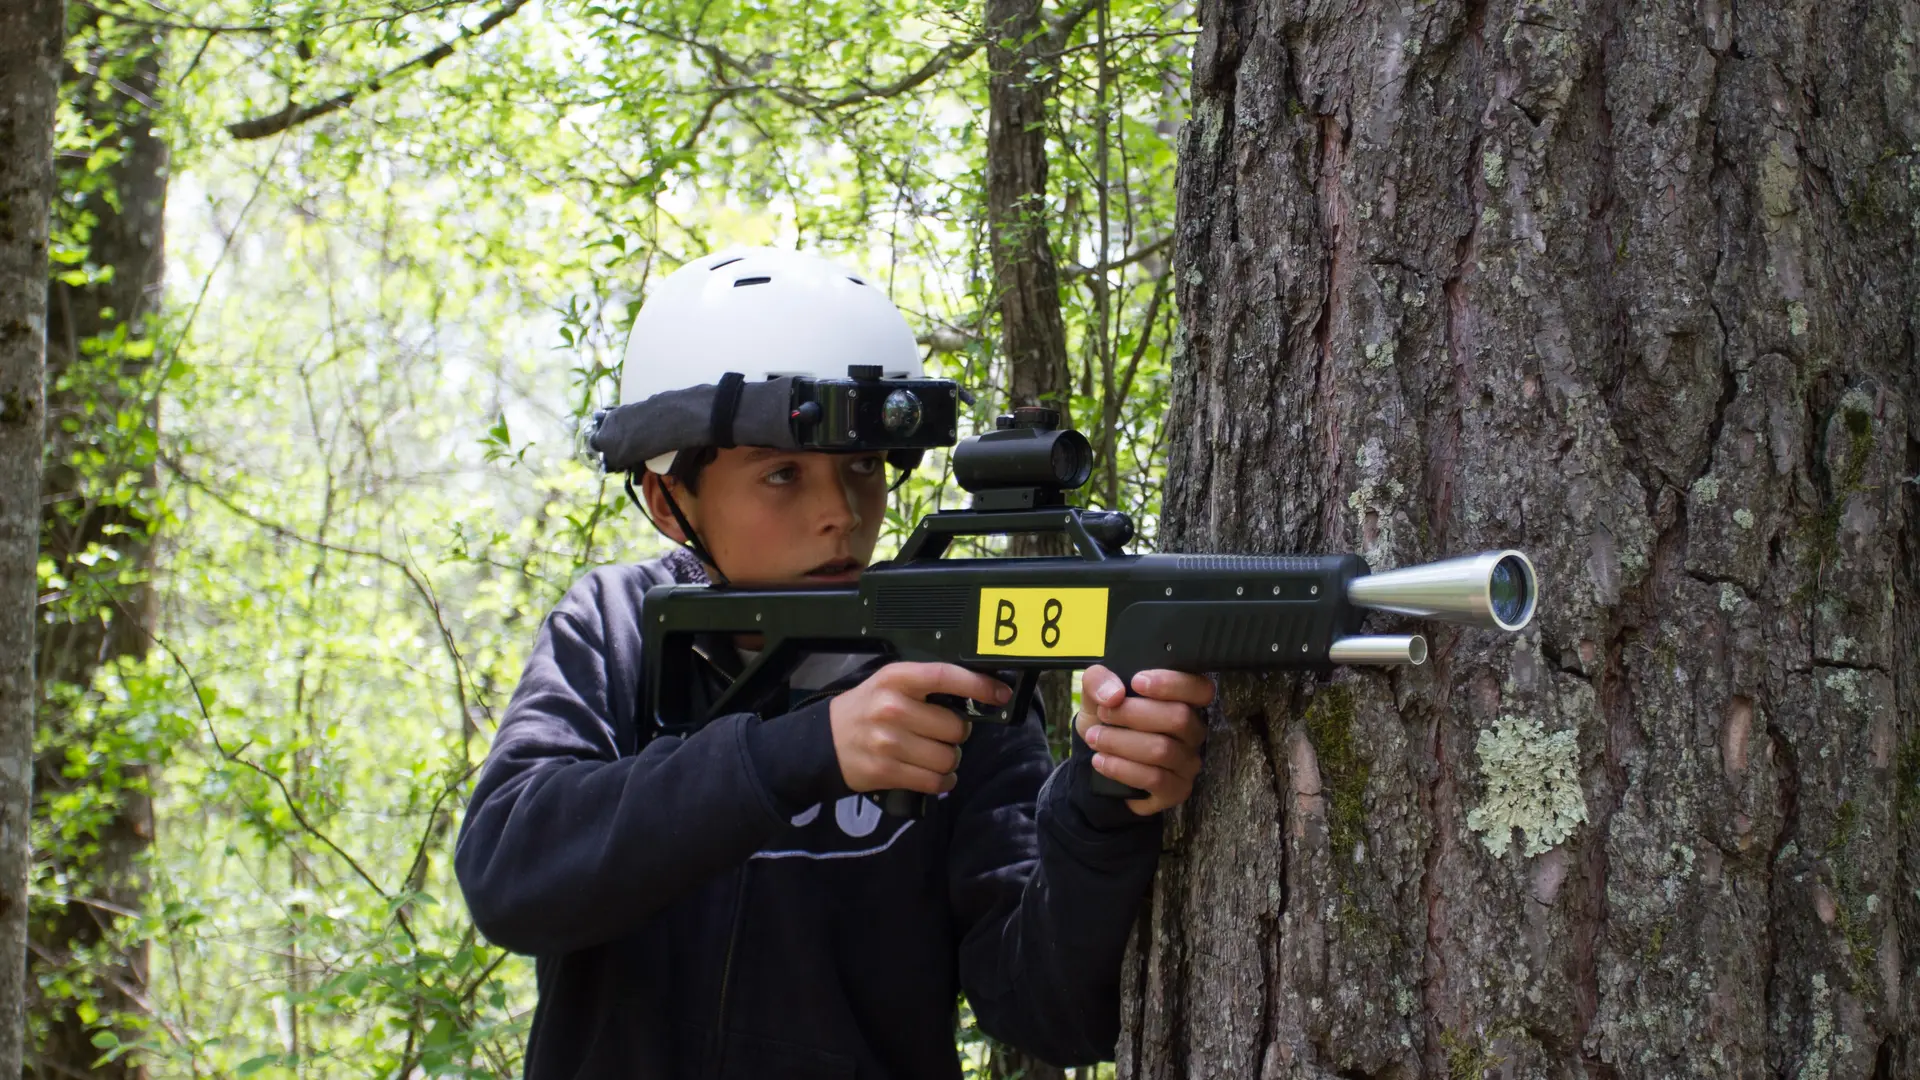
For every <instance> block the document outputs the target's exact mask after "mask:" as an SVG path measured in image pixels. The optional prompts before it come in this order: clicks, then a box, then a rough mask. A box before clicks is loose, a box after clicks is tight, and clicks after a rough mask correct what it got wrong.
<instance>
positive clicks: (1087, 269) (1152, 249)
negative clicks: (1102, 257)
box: [1060, 233, 1173, 278]
mask: <svg viewBox="0 0 1920 1080" xmlns="http://www.w3.org/2000/svg"><path fill="white" fill-rule="evenodd" d="M1171 246H1173V234H1172V233H1168V234H1167V235H1165V236H1163V237H1161V238H1160V239H1158V240H1155V241H1154V242H1153V243H1151V244H1148V245H1147V246H1146V247H1143V248H1141V249H1139V250H1138V251H1134V252H1132V253H1130V254H1127V255H1122V256H1120V257H1119V258H1118V259H1115V260H1113V261H1112V262H1105V263H1099V264H1097V265H1095V266H1081V265H1080V264H1079V263H1068V264H1067V265H1065V266H1063V267H1061V268H1060V272H1061V273H1063V274H1065V275H1066V276H1068V277H1070V278H1077V277H1086V276H1088V275H1089V274H1106V273H1111V272H1112V271H1115V270H1118V269H1120V268H1121V267H1123V266H1132V265H1133V264H1134V263H1137V262H1140V261H1142V260H1145V259H1151V258H1153V257H1154V256H1155V255H1158V254H1160V253H1161V252H1163V251H1165V250H1167V248H1169V247H1171Z"/></svg>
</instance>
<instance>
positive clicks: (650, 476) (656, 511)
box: [640, 469, 691, 544]
mask: <svg viewBox="0 0 1920 1080" xmlns="http://www.w3.org/2000/svg"><path fill="white" fill-rule="evenodd" d="M679 483H680V482H679V481H677V480H675V479H673V478H672V477H669V476H661V475H660V474H659V473H656V472H654V471H653V470H651V469H642V470H640V499H641V501H643V502H644V503H646V506H647V516H648V517H650V518H652V519H653V527H654V528H656V529H659V530H660V531H661V532H663V533H665V534H666V536H667V539H669V540H671V541H673V542H674V543H676V544H684V543H686V542H687V534H686V531H685V530H683V529H681V528H680V523H679V522H678V521H675V520H674V519H673V511H672V510H671V509H669V508H668V506H667V496H666V489H665V485H667V484H672V485H674V486H675V487H679ZM674 495H675V496H676V497H677V500H678V502H679V503H680V509H681V510H682V511H683V512H685V511H688V510H690V509H691V508H690V507H688V506H687V496H686V494H685V491H684V489H682V490H680V491H676V492H674Z"/></svg>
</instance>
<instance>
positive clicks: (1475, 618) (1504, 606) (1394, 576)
mask: <svg viewBox="0 0 1920 1080" xmlns="http://www.w3.org/2000/svg"><path fill="white" fill-rule="evenodd" d="M1347 599H1349V600H1351V601H1353V602H1354V603H1356V604H1358V605H1360V606H1361V607H1370V608H1377V609H1379V610H1381V611H1396V612H1399V613H1400V614H1402V615H1415V616H1418V617H1420V618H1423V619H1439V620H1440V621H1442V622H1450V623H1460V624H1462V625H1465V626H1476V627H1479V628H1480V629H1482V630H1508V631H1512V630H1518V629H1520V628H1522V627H1524V626H1526V625H1527V623H1529V622H1531V621H1533V608H1534V603H1535V601H1537V600H1538V599H1539V588H1538V585H1537V583H1536V581H1535V579H1534V574H1533V563H1532V562H1531V561H1529V560H1528V559H1527V557H1526V556H1525V555H1522V554H1521V553H1519V552H1518V551H1512V550H1508V551H1486V552H1482V553H1480V554H1478V555H1467V556H1463V557H1461V558H1458V559H1447V560H1445V561H1443V562H1437V563H1424V564H1422V565H1420V566H1408V567H1404V568H1402V569H1399V570H1387V571H1383V572H1381V573H1378V574H1366V575H1363V576H1361V577H1357V578H1354V579H1353V580H1352V581H1350V582H1348V583H1347Z"/></svg>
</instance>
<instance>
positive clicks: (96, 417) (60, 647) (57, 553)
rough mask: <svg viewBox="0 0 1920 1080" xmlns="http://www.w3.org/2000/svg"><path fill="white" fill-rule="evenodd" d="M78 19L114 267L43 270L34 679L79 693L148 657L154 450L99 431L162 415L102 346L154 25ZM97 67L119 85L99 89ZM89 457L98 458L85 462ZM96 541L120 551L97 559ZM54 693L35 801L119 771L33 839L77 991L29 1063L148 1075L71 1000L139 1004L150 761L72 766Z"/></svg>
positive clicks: (81, 181)
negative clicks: (122, 935)
mask: <svg viewBox="0 0 1920 1080" xmlns="http://www.w3.org/2000/svg"><path fill="white" fill-rule="evenodd" d="M77 23H78V25H76V27H75V34H76V37H80V36H86V37H89V38H91V39H92V40H93V43H94V45H93V47H92V48H90V49H89V50H88V52H89V55H88V57H87V63H86V65H85V66H86V68H87V69H88V70H84V71H75V70H68V71H67V72H66V84H65V86H64V88H63V89H64V91H65V93H66V94H67V96H68V98H69V99H70V100H71V101H72V102H73V104H74V107H75V109H76V111H77V112H78V113H79V115H81V116H82V117H83V118H84V120H85V122H86V123H87V125H88V127H89V128H90V129H92V130H95V131H99V132H104V133H106V134H105V135H104V137H103V143H104V145H106V146H108V147H113V148H117V150H118V151H119V154H120V157H119V160H118V161H116V162H114V163H113V164H112V165H110V166H109V167H108V168H107V169H106V170H105V173H104V176H93V175H90V174H87V173H85V172H84V171H82V170H78V169H76V170H73V172H72V174H71V175H70V176H67V177H63V185H64V186H65V187H66V188H67V189H68V190H69V191H70V193H71V194H73V195H75V196H77V199H78V204H79V210H80V211H81V213H82V214H83V215H85V216H87V217H89V218H90V219H91V220H92V224H91V226H90V229H89V230H88V233H87V235H86V243H87V258H88V262H90V263H91V264H93V265H95V266H98V267H104V268H110V269H111V271H112V275H111V277H110V278H108V279H107V280H105V281H94V282H90V283H87V284H82V285H71V284H66V283H63V282H60V281H58V280H55V281H53V282H52V283H51V285H50V286H49V289H48V322H47V339H48V344H47V372H48V376H49V386H50V387H51V389H50V390H49V393H48V396H47V415H48V418H49V426H48V437H47V466H46V478H45V481H44V483H43V486H42V491H43V498H42V507H43V508H44V515H45V520H44V528H45V552H46V554H47V556H48V557H49V558H51V559H52V560H53V561H54V566H55V570H56V572H57V573H58V574H59V575H60V576H61V577H62V578H63V579H65V580H66V581H68V582H69V587H68V589H67V593H68V595H69V597H70V598H71V599H70V600H69V601H68V602H67V603H66V604H64V605H63V606H61V607H59V608H57V609H54V610H52V611H50V613H49V617H48V618H46V619H44V620H43V621H42V622H41V624H40V638H39V678H40V683H41V686H42V687H43V688H48V687H53V686H56V685H60V684H65V685H67V686H70V687H73V688H76V689H77V690H80V691H84V690H86V689H87V688H88V687H90V686H91V684H92V682H93V679H94V676H95V674H96V673H97V672H98V671H99V669H100V668H101V667H102V666H103V665H106V664H111V663H113V662H114V661H116V660H118V659H120V658H122V657H129V656H142V655H144V654H145V653H146V651H147V647H148V640H149V637H148V633H149V630H150V628H151V626H150V624H151V607H152V589H151V587H150V586H149V585H148V584H147V581H146V579H147V572H148V570H149V568H150V553H151V538H152V524H151V522H150V520H149V518H148V515H147V512H146V507H145V505H144V499H145V498H146V496H145V494H144V492H150V491H151V490H152V489H153V486H154V472H153V461H152V456H151V451H150V450H149V449H147V448H146V446H145V445H144V443H143V442H142V441H141V440H140V439H137V438H132V439H130V438H126V437H119V438H116V437H114V436H113V435H111V434H109V433H106V432H105V431H104V427H105V419H104V418H108V417H114V416H117V415H120V414H123V413H127V412H132V413H134V414H135V415H136V416H137V417H138V424H139V429H138V431H139V433H140V434H146V433H150V432H151V431H152V430H153V428H154V426H155V424H156V416H155V409H154V388H153V387H152V386H150V385H148V384H147V382H146V381H145V380H144V376H145V375H146V373H147V368H148V364H149V361H148V360H147V359H146V358H145V357H144V354H143V353H141V352H140V351H138V350H129V349H128V348H127V346H126V345H125V344H124V343H123V344H118V345H114V344H110V343H111V342H113V341H115V340H116V339H117V338H118V332H119V331H120V330H121V328H122V327H124V328H125V330H126V333H125V336H124V339H120V340H122V341H123V342H138V341H141V340H142V339H143V337H144V336H145V335H146V334H147V333H148V331H149V329H150V327H148V326H147V325H146V324H147V323H148V322H149V321H150V317H151V315H152V314H153V312H154V311H155V310H156V308H157V306H158V298H159V297H158V293H159V288H160V277H161V259H162V228H163V221H162V215H163V212H164V209H165V204H166V161H167V151H166V146H165V143H164V141H163V140H162V139H161V137H160V133H159V132H158V131H157V130H156V128H155V119H156V118H155V116H154V113H153V109H154V105H153V102H154V100H155V98H156V96H157V93H158V88H159V81H160V80H159V46H160V42H159V40H158V39H157V37H156V36H155V35H154V34H153V33H151V32H142V33H137V34H134V35H132V36H131V37H129V36H127V33H126V30H125V29H124V28H115V27H112V26H107V27H102V26H100V25H99V21H98V19H97V18H95V17H88V18H83V19H77ZM102 81H105V82H107V83H108V85H109V86H111V87H112V90H113V92H111V93H107V94H101V93H99V92H98V91H99V83H100V82H102ZM90 342H91V343H92V344H91V345H90V344H89V343H90ZM63 419H72V420H76V421H78V424H77V426H76V430H74V431H67V430H65V429H64V426H63V425H62V423H61V421H62V420H63ZM93 455H100V456H101V457H103V458H104V461H103V462H96V463H93V464H87V465H82V464H80V462H81V460H82V459H83V458H85V457H91V456H93ZM128 492H132V493H135V494H132V495H128V494H125V493H128ZM116 493H117V494H116ZM96 545H99V546H104V547H106V548H109V549H111V550H112V551H113V552H114V553H115V554H114V555H113V556H112V557H108V558H100V557H98V556H99V554H100V553H99V552H98V551H96V550H94V548H95V546H96ZM63 700H65V698H64V697H43V702H44V705H43V708H44V709H45V715H44V716H43V719H42V725H41V726H42V729H43V732H44V738H43V749H42V752H41V754H40V755H39V757H38V760H37V762H36V773H35V785H36V787H37V789H38V792H39V794H40V795H41V802H42V804H43V805H44V804H45V803H47V802H48V801H49V800H51V799H53V798H55V797H57V796H59V795H60V794H62V793H64V792H69V791H71V790H73V789H75V788H76V787H82V786H95V787H101V786H102V785H106V784H109V783H114V786H113V787H111V788H106V789H104V790H102V791H101V793H100V796H99V798H100V799H101V800H102V801H103V802H104V803H105V805H107V806H110V807H112V809H111V810H110V811H108V812H107V813H106V814H105V815H104V819H103V820H101V821H99V822H97V823H93V824H92V825H91V826H90V830H91V831H90V832H89V834H88V835H87V836H86V838H85V840H84V841H83V842H81V843H78V844H71V845H67V844H63V845H59V846H57V847H56V848H55V849H53V850H50V851H45V852H41V853H40V858H41V859H42V861H43V862H44V863H46V864H48V865H49V866H50V867H51V870H52V872H53V874H54V875H55V877H56V879H57V880H60V881H63V882H65V883H67V884H66V892H67V893H69V894H71V896H72V897H73V898H72V899H70V900H65V901H61V900H54V901H51V902H46V901H43V902H41V903H40V904H38V905H36V908H35V912H34V916H35V917H34V927H33V940H34V948H33V951H34V961H35V963H34V968H35V971H36V972H39V973H48V972H52V971H56V970H64V969H73V970H74V974H75V975H76V976H77V978H76V979H75V980H74V981H75V983H76V985H78V986H79V987H80V990H79V994H80V995H81V996H77V997H75V996H65V995H58V994H49V995H44V996H42V997H41V998H40V999H38V1000H37V1001H36V1002H35V1003H34V1006H33V1008H34V1011H35V1015H36V1019H37V1020H38V1021H39V1025H40V1037H39V1041H38V1045H37V1046H36V1047H35V1054H34V1058H35V1061H34V1062H33V1068H32V1070H31V1072H30V1074H31V1075H44V1076H48V1077H57V1076H71V1075H78V1074H86V1075H89V1076H94V1077H137V1076H142V1075H144V1070H143V1068H142V1067H141V1064H140V1060H139V1057H138V1055H134V1054H126V1055H122V1056H120V1057H118V1058H115V1059H114V1060H113V1061H111V1062H108V1063H105V1064H102V1065H100V1066H98V1067H97V1068H96V1067H94V1066H93V1062H94V1061H95V1059H97V1058H99V1057H100V1050H99V1049H98V1048H97V1047H96V1046H95V1045H94V1043H93V1036H94V1031H95V1028H96V1027H97V1026H98V1025H97V1023H96V1024H89V1023H88V1022H87V1020H86V1019H85V1018H84V1016H83V1011H84V1010H83V1009H82V1007H81V1004H82V1001H85V1002H86V1006H87V1008H88V1009H92V1010H97V1012H98V1014H99V1016H100V1017H103V1018H105V1019H106V1020H108V1021H109V1022H110V1021H111V1018H112V1017H113V1016H115V1015H116V1014H120V1013H126V1012H135V1013H138V1012H141V1011H144V1009H143V1006H142V1004H141V995H143V994H144V992H145V988H146V983H147V955H146V945H145V943H144V942H138V943H135V944H133V945H132V946H130V947H126V948H122V947H121V945H120V942H118V941H117V940H116V936H117V929H118V928H117V924H118V923H119V922H120V918H119V917H118V916H117V915H115V914H114V911H115V910H116V909H118V910H135V911H137V910H139V909H140V908H141V905H142V903H143V897H144V894H145V892H146V884H147V883H146V877H145V872H144V869H143V867H142V858H143V856H144V854H145V852H146V850H147V848H148V846H149V845H150V844H151V843H152V839H153V808H152V801H151V798H150V797H149V795H148V793H147V791H146V789H145V781H146V776H147V770H146V768H145V766H144V764H143V763H141V762H140V761H124V762H121V763H119V765H120V767H119V769H118V770H117V775H118V780H117V782H114V781H109V780H108V779H106V778H104V777H103V776H102V775H100V774H99V773H97V772H89V773H87V774H85V775H78V776H73V775H68V772H67V768H68V766H67V762H68V753H67V751H68V749H69V747H71V746H74V745H79V746H86V745H89V744H92V743H95V742H96V741H97V740H98V739H99V738H100V736H101V733H99V732H96V731H92V730H87V725H86V724H85V723H84V722H83V720H82V719H81V717H80V716H77V715H75V714H74V713H73V711H72V710H70V709H66V708H63V707H62V705H61V702H62V701H63ZM90 801H91V800H90ZM43 812H45V811H43ZM119 1036H120V1038H121V1039H122V1041H131V1040H132V1039H133V1038H135V1037H136V1033H134V1032H131V1031H124V1030H123V1031H120V1032H119Z"/></svg>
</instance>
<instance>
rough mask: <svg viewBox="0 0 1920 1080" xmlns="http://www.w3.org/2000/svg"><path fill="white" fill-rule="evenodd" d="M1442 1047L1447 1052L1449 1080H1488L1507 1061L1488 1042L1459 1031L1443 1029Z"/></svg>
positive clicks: (1441, 1034) (1441, 1033) (1441, 1035)
mask: <svg viewBox="0 0 1920 1080" xmlns="http://www.w3.org/2000/svg"><path fill="white" fill-rule="evenodd" d="M1440 1047H1441V1049H1443V1050H1445V1051H1446V1052H1447V1080H1486V1076H1487V1074H1488V1073H1490V1072H1493V1071H1494V1070H1495V1069H1498V1068H1499V1067H1500V1066H1501V1065H1502V1064H1503V1063H1505V1061H1506V1059H1505V1058H1503V1057H1501V1056H1500V1055H1498V1054H1496V1053H1494V1052H1493V1049H1492V1047H1490V1046H1489V1045H1488V1044H1487V1043H1484V1042H1482V1041H1480V1040H1479V1039H1476V1038H1474V1037H1473V1036H1471V1035H1462V1034H1459V1033H1458V1032H1453V1031H1445V1030H1443V1031H1441V1032H1440Z"/></svg>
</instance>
